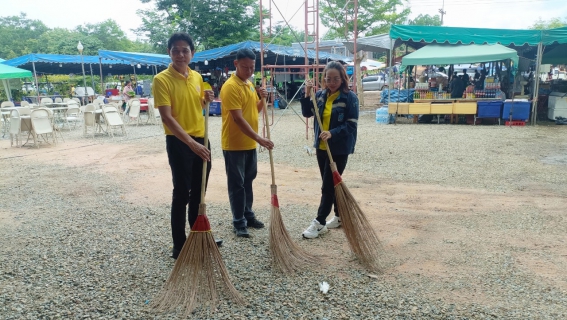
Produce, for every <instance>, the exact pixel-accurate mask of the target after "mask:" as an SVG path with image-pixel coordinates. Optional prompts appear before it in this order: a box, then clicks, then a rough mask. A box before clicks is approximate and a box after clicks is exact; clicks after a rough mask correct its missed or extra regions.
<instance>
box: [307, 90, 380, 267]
mask: <svg viewBox="0 0 567 320" xmlns="http://www.w3.org/2000/svg"><path fill="white" fill-rule="evenodd" d="M311 101H312V103H313V108H314V112H313V113H314V114H315V117H316V118H317V123H318V124H319V128H321V130H323V124H322V123H321V116H320V115H319V108H318V107H317V101H315V92H314V91H313V89H311ZM325 145H326V146H327V155H328V156H329V162H330V165H331V170H332V171H333V181H334V183H335V203H336V205H337V209H338V212H339V216H340V218H341V222H342V226H343V229H344V230H345V235H346V238H347V240H348V244H349V246H350V248H351V250H352V251H353V252H354V254H355V255H356V257H357V258H358V260H360V263H361V264H362V265H363V266H364V267H365V268H367V269H368V270H370V271H373V272H381V271H382V270H383V266H382V261H381V260H380V258H381V256H383V252H384V248H383V247H382V244H381V243H380V240H379V239H378V236H377V235H376V233H375V232H374V229H373V228H372V226H371V225H370V222H368V219H366V215H365V214H364V212H363V211H362V209H361V208H360V206H359V205H358V202H357V201H356V200H355V199H354V197H353V196H352V194H351V193H350V191H349V189H348V188H347V186H346V185H345V183H344V182H343V181H342V178H341V175H340V173H339V172H338V171H337V165H336V164H335V162H334V161H333V157H332V156H331V150H330V149H329V144H328V143H327V142H326V141H325Z"/></svg>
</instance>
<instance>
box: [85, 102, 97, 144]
mask: <svg viewBox="0 0 567 320" xmlns="http://www.w3.org/2000/svg"><path fill="white" fill-rule="evenodd" d="M95 110H96V108H95V106H94V105H92V104H87V105H86V106H85V110H84V111H83V135H85V136H86V135H87V131H88V128H89V127H92V128H93V138H94V135H95V131H96V114H95Z"/></svg>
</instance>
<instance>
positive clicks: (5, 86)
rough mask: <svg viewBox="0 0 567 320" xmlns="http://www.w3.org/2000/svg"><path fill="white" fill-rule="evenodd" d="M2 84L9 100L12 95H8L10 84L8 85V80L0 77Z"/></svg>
mask: <svg viewBox="0 0 567 320" xmlns="http://www.w3.org/2000/svg"><path fill="white" fill-rule="evenodd" d="M2 84H3V85H4V91H6V97H8V101H10V99H12V96H11V95H10V86H9V85H8V80H6V79H2Z"/></svg>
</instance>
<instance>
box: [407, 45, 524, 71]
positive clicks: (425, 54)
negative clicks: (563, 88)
mask: <svg viewBox="0 0 567 320" xmlns="http://www.w3.org/2000/svg"><path fill="white" fill-rule="evenodd" d="M506 59H510V60H512V61H513V62H514V65H515V66H517V65H518V53H517V52H516V50H514V49H510V48H506V47H504V46H503V45H500V44H463V45H451V44H430V45H428V46H425V47H423V48H421V49H419V50H417V51H414V52H412V53H410V54H408V55H407V56H405V57H403V58H402V67H401V71H403V70H405V68H406V67H407V66H422V65H440V64H460V63H476V62H491V61H500V60H506Z"/></svg>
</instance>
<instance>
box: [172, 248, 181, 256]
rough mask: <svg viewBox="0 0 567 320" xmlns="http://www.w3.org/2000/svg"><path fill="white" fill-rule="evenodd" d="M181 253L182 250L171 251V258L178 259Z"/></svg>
mask: <svg viewBox="0 0 567 320" xmlns="http://www.w3.org/2000/svg"><path fill="white" fill-rule="evenodd" d="M180 253H181V250H177V249H175V248H173V249H171V257H172V258H173V259H177V257H179V254H180Z"/></svg>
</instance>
